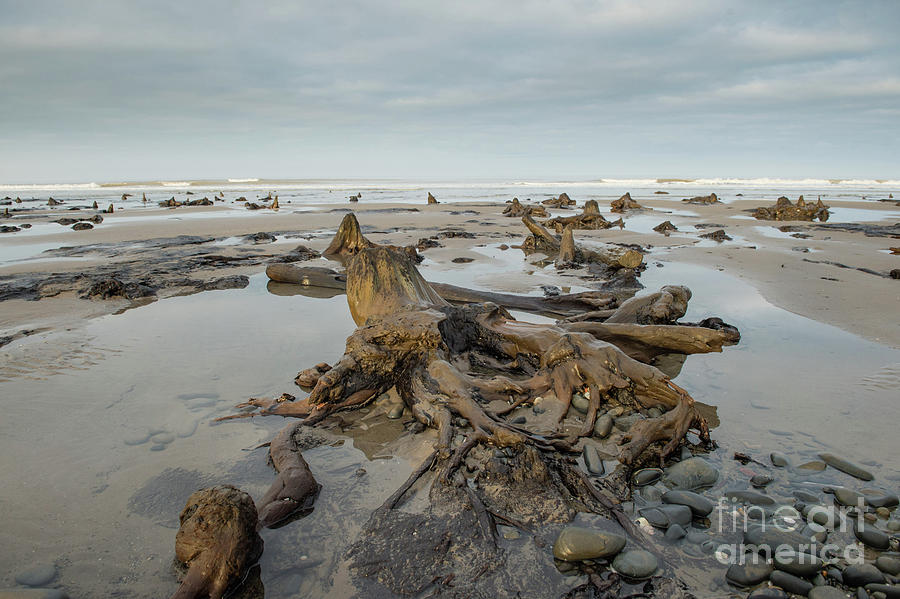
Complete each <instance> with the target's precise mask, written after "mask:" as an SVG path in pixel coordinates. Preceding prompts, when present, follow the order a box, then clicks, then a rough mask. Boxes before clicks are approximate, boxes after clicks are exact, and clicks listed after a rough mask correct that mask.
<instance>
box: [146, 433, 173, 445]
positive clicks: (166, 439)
mask: <svg viewBox="0 0 900 599" xmlns="http://www.w3.org/2000/svg"><path fill="white" fill-rule="evenodd" d="M174 440H175V435H173V434H172V433H169V432H165V433H156V434H155V435H153V436H152V437H150V441H151V442H152V443H155V444H156V445H168V444H169V443H171V442H173V441H174Z"/></svg>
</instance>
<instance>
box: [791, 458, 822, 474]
mask: <svg viewBox="0 0 900 599" xmlns="http://www.w3.org/2000/svg"><path fill="white" fill-rule="evenodd" d="M827 467H828V466H827V464H825V462H821V461H819V460H813V461H811V462H806V463H805V464H800V465H799V466H797V470H805V471H807V472H822V471H823V470H825V468H827Z"/></svg>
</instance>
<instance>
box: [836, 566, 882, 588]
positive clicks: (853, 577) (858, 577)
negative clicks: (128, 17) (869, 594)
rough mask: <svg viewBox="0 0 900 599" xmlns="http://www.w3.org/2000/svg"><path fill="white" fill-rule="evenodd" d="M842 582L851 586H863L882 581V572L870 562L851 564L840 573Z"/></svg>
mask: <svg viewBox="0 0 900 599" xmlns="http://www.w3.org/2000/svg"><path fill="white" fill-rule="evenodd" d="M841 576H843V578H844V584H846V585H848V586H851V587H864V586H866V585H867V584H872V583H876V584H877V583H881V582H884V574H882V573H881V570H879V569H878V568H876V567H875V566H873V565H872V564H853V565H852V566H847V567H846V568H844V571H843V572H842V573H841Z"/></svg>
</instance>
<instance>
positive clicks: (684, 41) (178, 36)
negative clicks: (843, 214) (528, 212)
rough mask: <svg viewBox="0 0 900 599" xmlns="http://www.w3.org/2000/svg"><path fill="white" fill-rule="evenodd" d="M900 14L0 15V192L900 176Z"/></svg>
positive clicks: (572, 6) (9, 1) (11, 4)
mask: <svg viewBox="0 0 900 599" xmlns="http://www.w3.org/2000/svg"><path fill="white" fill-rule="evenodd" d="M898 25H900V2H895V1H893V0H887V1H878V0H872V1H868V2H827V1H809V2H804V1H797V2H784V1H783V0H782V1H778V2H768V1H753V2H743V1H742V2H727V1H716V2H711V1H710V2H707V1H702V0H695V1H675V0H672V1H665V2H664V1H660V0H650V1H645V2H640V1H585V0H575V1H568V0H543V1H535V0H517V1H505V0H503V1H501V0H477V1H468V0H457V1H456V2H427V1H426V2H423V1H422V0H409V1H407V0H379V1H372V2H363V1H359V0H341V1H338V2H334V1H332V0H323V1H317V0H313V1H291V2H282V1H280V0H271V1H268V0H266V1H263V2H259V1H254V2H250V1H246V2H245V1H228V0H215V1H207V0H190V1H185V0H177V1H169V0H153V1H147V2H136V1H131V0H117V1H115V2H109V1H108V0H103V1H93V0H77V1H67V0H56V1H45V0H20V1H13V0H0V183H26V182H40V183H46V182H87V181H98V182H100V181H134V180H139V181H145V180H157V179H168V180H172V179H185V178H190V179H200V178H238V177H260V178H407V179H506V178H519V179H529V180H531V179H535V180H537V179H552V180H559V179H597V178H603V177H607V178H615V177H685V178H687V177H726V176H727V177H748V178H749V177H788V178H804V177H820V178H886V179H897V178H900V36H898V34H897V27H898Z"/></svg>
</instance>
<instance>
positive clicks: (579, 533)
mask: <svg viewBox="0 0 900 599" xmlns="http://www.w3.org/2000/svg"><path fill="white" fill-rule="evenodd" d="M624 547H625V538H624V537H620V536H619V535H616V534H612V533H608V532H603V531H601V530H592V529H590V528H583V527H581V526H567V527H566V528H564V529H563V530H562V532H561V533H559V536H558V537H557V538H556V542H555V543H554V544H553V556H554V557H555V558H556V559H560V560H563V561H567V562H579V561H582V560H586V559H596V558H598V557H609V556H611V555H615V554H617V553H619V552H620V551H622V549H623V548H624Z"/></svg>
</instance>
